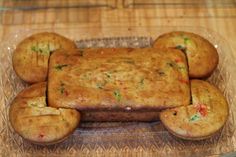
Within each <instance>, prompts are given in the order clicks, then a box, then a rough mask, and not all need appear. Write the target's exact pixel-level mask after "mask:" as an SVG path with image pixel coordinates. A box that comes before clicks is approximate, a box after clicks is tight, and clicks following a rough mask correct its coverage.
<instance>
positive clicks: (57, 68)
mask: <svg viewBox="0 0 236 157" xmlns="http://www.w3.org/2000/svg"><path fill="white" fill-rule="evenodd" d="M67 66H68V65H67V64H58V65H56V66H55V67H54V68H55V69H56V70H58V71H59V70H62V68H64V67H67Z"/></svg>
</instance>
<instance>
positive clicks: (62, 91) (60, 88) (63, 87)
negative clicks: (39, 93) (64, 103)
mask: <svg viewBox="0 0 236 157" xmlns="http://www.w3.org/2000/svg"><path fill="white" fill-rule="evenodd" d="M59 91H60V93H61V94H64V91H65V84H64V83H63V82H61V84H60V87H59Z"/></svg>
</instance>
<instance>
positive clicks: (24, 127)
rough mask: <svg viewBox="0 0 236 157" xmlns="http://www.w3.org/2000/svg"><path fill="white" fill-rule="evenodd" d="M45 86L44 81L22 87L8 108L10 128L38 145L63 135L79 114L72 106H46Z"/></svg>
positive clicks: (54, 141) (73, 127)
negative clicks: (70, 107) (64, 107)
mask: <svg viewBox="0 0 236 157" xmlns="http://www.w3.org/2000/svg"><path fill="white" fill-rule="evenodd" d="M45 90H46V83H45V82H44V83H38V84H34V85H32V86H30V87H29V88H26V89H24V90H23V91H22V92H21V93H20V94H19V95H18V96H17V97H16V98H15V99H14V101H13V102H12V104H11V106H10V110H9V118H10V122H11V125H12V127H13V128H14V130H15V131H16V132H17V133H18V134H19V135H20V136H22V137H23V138H24V139H26V140H29V141H30V142H32V143H35V144H41V145H49V144H55V143H58V142H61V141H62V140H64V139H66V138H67V137H68V136H69V135H70V134H72V132H73V131H74V130H75V129H76V128H77V125H78V123H79V121H80V114H79V112H77V111H76V110H73V109H62V108H59V109H56V108H52V107H47V106H46V100H45Z"/></svg>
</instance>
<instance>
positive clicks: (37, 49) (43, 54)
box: [12, 32, 76, 83]
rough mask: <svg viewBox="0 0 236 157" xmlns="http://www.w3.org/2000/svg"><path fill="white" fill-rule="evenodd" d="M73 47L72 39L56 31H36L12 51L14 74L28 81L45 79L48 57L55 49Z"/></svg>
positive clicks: (33, 81) (34, 81)
mask: <svg viewBox="0 0 236 157" xmlns="http://www.w3.org/2000/svg"><path fill="white" fill-rule="evenodd" d="M59 48H62V49H73V48H76V45H75V43H74V42H73V41H71V40H69V39H67V38H65V37H63V36H61V35H59V34H56V33H51V32H50V33H49V32H43V33H37V34H33V35H31V36H30V37H28V38H25V39H24V40H23V41H21V42H20V43H19V44H18V45H17V47H16V49H15V51H14V53H13V58H12V62H13V68H14V70H15V72H16V74H17V75H18V76H19V77H20V78H21V79H22V80H24V81H26V82H28V83H36V82H42V81H45V80H46V78H47V70H48V58H49V56H50V53H51V52H52V51H54V50H56V49H59Z"/></svg>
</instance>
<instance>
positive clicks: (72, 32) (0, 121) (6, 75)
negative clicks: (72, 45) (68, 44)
mask: <svg viewBox="0 0 236 157" xmlns="http://www.w3.org/2000/svg"><path fill="white" fill-rule="evenodd" d="M98 30H100V28H96V27H95V28H93V29H91V28H89V27H83V28H82V27H80V28H79V29H78V28H76V27H65V28H55V29H37V30H19V31H17V32H15V33H13V34H9V36H8V38H7V39H5V40H4V41H3V42H2V43H1V45H0V49H1V53H0V61H1V62H0V64H1V66H0V74H1V77H0V95H1V97H0V102H1V105H0V155H2V156H30V155H32V154H34V155H36V156H37V155H38V156H44V155H45V156H60V155H61V156H77V155H81V156H83V155H84V156H144V155H146V156H181V157H182V156H206V155H215V154H224V153H227V152H231V151H233V150H234V148H235V143H234V141H235V133H234V132H235V118H234V114H233V113H235V112H236V103H235V101H233V100H235V98H236V80H235V79H234V78H235V77H236V73H235V72H234V71H235V69H234V67H236V62H235V60H234V59H233V58H234V57H233V53H232V51H231V49H230V47H229V45H228V44H227V43H226V42H225V40H224V39H223V38H222V37H221V36H220V35H219V34H217V33H215V32H213V31H211V30H208V29H205V28H200V27H159V26H152V27H129V28H127V27H106V28H104V29H102V31H98ZM174 30H175V31H176V30H183V31H190V32H194V33H197V34H199V35H201V36H203V37H205V38H206V39H208V40H209V41H211V42H212V43H213V44H214V45H215V47H216V48H217V50H218V53H219V56H220V61H219V65H218V67H217V69H216V70H215V72H214V73H213V75H212V76H211V77H210V78H209V79H208V81H209V82H211V83H212V84H214V85H216V86H217V87H219V88H220V90H221V91H223V93H224V95H225V97H226V98H227V101H228V103H229V105H230V116H229V119H228V121H227V123H226V125H225V127H224V128H223V129H222V131H221V132H219V133H218V134H217V135H215V136H213V137H212V138H210V139H208V140H202V141H184V140H180V139H178V138H175V137H173V136H172V135H170V134H169V133H168V132H167V131H166V130H165V129H164V127H163V126H162V124H161V123H160V122H152V123H137V122H130V123H82V124H81V126H80V127H79V128H78V129H77V130H76V131H75V133H74V134H73V135H72V136H70V137H69V139H67V140H66V141H65V142H63V143H60V144H56V145H53V146H37V145H33V144H31V143H29V142H27V141H24V140H22V138H21V137H19V136H18V135H17V134H15V133H14V132H13V130H12V128H11V126H10V123H9V119H8V109H9V106H10V104H11V101H12V100H13V99H14V97H15V96H16V94H17V93H18V92H19V91H20V90H22V89H23V88H25V87H26V86H27V84H25V83H24V82H22V81H21V80H20V79H19V78H18V77H17V76H16V75H15V73H14V71H13V68H12V62H11V58H12V52H13V50H14V48H15V47H16V44H17V43H18V42H19V41H21V40H22V39H23V38H25V37H27V36H29V35H30V34H33V33H36V32H43V31H54V32H57V33H60V34H62V35H64V36H66V37H68V38H71V39H73V40H75V41H76V43H77V46H78V47H146V46H150V45H151V43H152V42H153V40H155V38H157V37H158V36H159V35H160V34H162V33H165V32H169V31H174Z"/></svg>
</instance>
